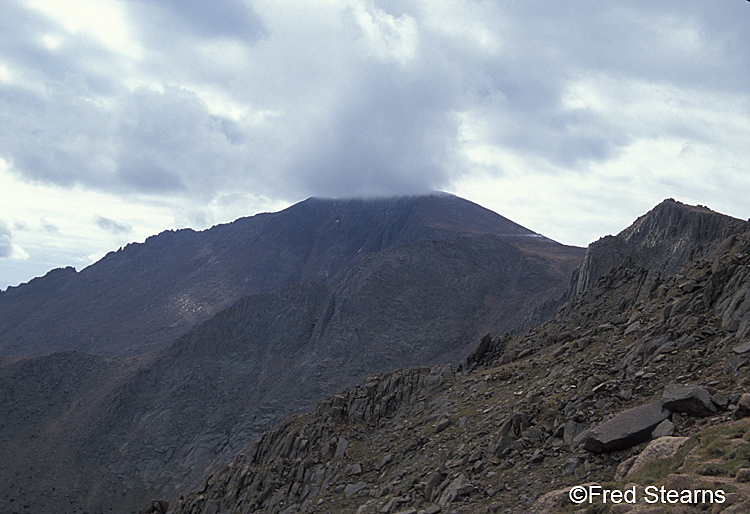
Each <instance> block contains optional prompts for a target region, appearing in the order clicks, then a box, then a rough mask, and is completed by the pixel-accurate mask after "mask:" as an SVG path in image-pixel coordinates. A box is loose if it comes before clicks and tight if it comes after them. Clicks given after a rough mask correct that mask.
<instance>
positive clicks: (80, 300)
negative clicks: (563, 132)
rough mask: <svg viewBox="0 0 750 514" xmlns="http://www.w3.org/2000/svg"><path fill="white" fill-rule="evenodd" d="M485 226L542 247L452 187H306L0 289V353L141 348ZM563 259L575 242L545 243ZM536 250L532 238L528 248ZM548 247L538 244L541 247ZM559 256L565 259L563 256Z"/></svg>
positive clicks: (116, 352)
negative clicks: (379, 190)
mask: <svg viewBox="0 0 750 514" xmlns="http://www.w3.org/2000/svg"><path fill="white" fill-rule="evenodd" d="M482 234H484V235H492V236H497V237H499V238H500V240H502V241H506V242H509V243H510V244H514V245H516V246H523V245H524V244H526V243H528V242H527V241H523V240H525V239H533V241H531V244H530V245H529V244H526V246H527V247H528V246H531V247H535V248H540V245H541V246H544V245H543V244H542V243H543V241H545V240H544V239H543V238H541V236H537V235H536V234H534V233H533V232H532V231H530V230H528V229H525V228H524V227H521V226H520V225H518V224H516V223H513V222H512V221H510V220H508V219H506V218H504V217H502V216H500V215H498V214H496V213H494V212H492V211H489V210H487V209H485V208H483V207H480V206H479V205H476V204H474V203H472V202H469V201H467V200H464V199H461V198H458V197H456V196H453V195H450V194H444V193H441V194H433V195H426V196H409V197H399V198H383V199H367V200H363V199H352V200H329V199H320V198H310V199H308V200H305V201H303V202H300V203H298V204H296V205H293V206H291V207H289V208H287V209H285V210H283V211H280V212H277V213H270V214H269V213H264V214H258V215H256V216H252V217H248V218H241V219H238V220H236V221H234V222H232V223H228V224H224V225H218V226H215V227H213V228H211V229H208V230H205V231H201V232H196V231H193V230H191V229H182V230H177V231H171V230H170V231H165V232H162V233H161V234H159V235H156V236H152V237H149V238H148V239H147V240H146V241H145V242H144V243H133V244H129V245H127V246H126V247H125V248H123V249H121V250H119V251H117V252H111V253H109V254H107V255H106V256H105V257H104V258H103V259H101V260H100V261H98V262H96V263H95V264H93V265H91V266H89V267H87V268H85V269H84V270H82V271H81V272H78V273H76V272H75V270H73V269H72V268H66V269H64V270H53V271H51V272H50V273H48V274H47V275H46V276H44V277H42V278H37V279H34V280H32V281H31V282H29V283H27V284H22V285H21V286H18V287H12V288H9V289H8V290H7V291H5V292H2V293H0V312H2V313H3V316H2V318H0V356H6V357H22V356H34V355H45V354H49V353H52V352H55V351H66V350H78V351H85V352H88V353H93V354H97V355H102V356H106V357H116V356H133V355H142V354H145V353H148V352H152V351H155V350H158V349H159V348H163V347H164V346H166V345H168V344H169V343H170V342H172V341H173V340H174V338H176V337H177V336H179V335H181V334H183V333H185V332H186V331H187V330H188V329H190V328H191V327H193V326H194V325H196V324H197V323H199V322H201V321H205V320H207V319H209V318H210V317H211V316H212V315H214V314H215V313H217V312H218V311H220V310H221V309H224V308H226V307H228V306H230V305H231V304H233V303H234V302H235V301H237V300H238V299H239V298H241V297H243V296H247V295H254V294H260V293H266V292H269V291H274V290H277V289H279V288H282V287H287V286H289V285H291V284H294V283H307V282H320V283H329V282H330V281H332V280H334V279H336V278H338V277H340V276H341V275H342V274H343V273H344V272H345V271H346V270H348V269H349V268H351V266H353V265H355V264H356V263H358V262H360V261H361V260H362V259H363V258H364V257H365V256H366V255H368V254H371V253H373V252H378V251H382V250H385V249H387V248H391V247H396V246H400V245H409V244H416V243H418V242H419V241H420V240H430V241H448V240H455V239H456V238H457V237H462V236H467V235H482ZM546 242H547V243H550V244H548V245H547V246H546V248H552V247H553V246H554V247H555V248H556V250H554V251H553V252H552V253H553V254H554V253H555V252H557V251H558V250H559V251H560V252H561V253H562V254H564V255H565V256H566V257H565V259H568V258H570V259H572V260H575V259H578V258H579V257H578V252H579V250H578V249H575V248H570V247H563V246H562V245H552V244H551V242H550V241H546ZM534 251H537V250H534ZM543 251H546V250H543ZM563 266H565V264H563Z"/></svg>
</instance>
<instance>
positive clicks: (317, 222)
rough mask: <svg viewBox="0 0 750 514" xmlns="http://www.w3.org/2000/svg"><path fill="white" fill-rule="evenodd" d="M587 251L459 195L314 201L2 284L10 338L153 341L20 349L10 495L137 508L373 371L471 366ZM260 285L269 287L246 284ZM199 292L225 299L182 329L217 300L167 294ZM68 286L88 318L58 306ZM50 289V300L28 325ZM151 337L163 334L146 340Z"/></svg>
mask: <svg viewBox="0 0 750 514" xmlns="http://www.w3.org/2000/svg"><path fill="white" fill-rule="evenodd" d="M243 227H244V228H243ZM583 253H584V250H583V249H580V248H574V247H567V246H564V245H560V244H558V243H555V242H554V241H551V240H549V239H547V238H544V237H542V236H539V235H537V234H534V233H533V232H531V231H529V230H527V229H524V228H522V227H520V226H518V225H516V224H515V223H512V222H510V221H508V220H506V219H505V218H502V217H501V216H498V215H497V214H494V213H492V212H491V211H488V210H486V209H483V208H481V207H479V206H476V205H475V204H472V203H470V202H467V201H465V200H461V199H459V198H456V197H453V196H450V195H433V196H427V197H413V198H401V199H386V200H367V201H365V200H352V201H333V200H317V199H311V200H308V201H305V202H302V203H301V204H298V205H297V206H293V207H291V208H289V209H287V210H285V211H282V212H281V213H276V214H266V215H260V216H255V217H253V218H247V219H244V220H238V222H235V223H233V224H229V225H222V226H219V227H215V228H213V229H211V230H208V231H205V232H201V233H196V232H192V231H179V232H176V233H165V234H161V235H159V236H156V237H155V238H149V240H147V241H146V243H144V244H142V245H129V246H128V247H127V248H126V249H124V250H121V251H120V252H116V253H114V254H110V255H108V256H107V257H105V259H103V260H102V261H100V262H99V263H97V264H95V265H93V266H91V267H90V268H87V269H85V270H83V271H82V272H80V273H74V272H72V270H70V271H66V270H62V271H57V272H55V273H52V274H50V275H49V276H48V278H47V279H38V280H36V281H33V282H32V283H30V284H27V285H25V286H22V287H19V288H14V289H13V290H10V291H8V292H6V293H4V294H3V295H2V299H3V301H4V302H6V303H5V304H4V305H0V308H3V309H5V308H6V307H7V308H8V310H7V311H3V312H14V313H15V314H14V316H16V318H13V320H15V321H13V323H9V324H7V325H5V328H4V329H3V330H4V332H3V338H7V337H9V336H8V334H9V333H10V334H15V336H20V335H24V337H26V339H23V346H24V347H25V348H32V349H33V348H36V349H38V350H39V351H41V349H43V348H49V344H51V343H54V342H55V341H56V337H57V335H56V333H55V331H56V330H59V334H62V335H65V334H67V336H65V337H68V338H69V339H65V337H60V341H61V342H62V343H65V341H68V342H70V341H72V342H75V341H77V340H78V339H80V340H81V341H83V343H85V344H86V345H87V346H86V348H90V349H99V348H100V346H99V344H100V343H102V339H100V338H102V337H105V335H106V333H107V332H106V331H107V330H111V331H112V332H111V335H110V339H109V341H110V343H111V344H106V345H104V346H103V347H102V348H103V349H100V351H99V353H102V354H104V355H116V354H126V353H129V352H132V353H134V354H136V357H133V358H131V359H124V358H105V357H102V356H92V355H85V356H84V355H83V354H80V353H77V352H72V351H66V352H63V353H55V354H52V355H47V356H42V357H33V358H23V359H15V360H6V361H4V362H3V365H2V366H0V386H2V385H3V384H5V389H4V391H5V392H6V393H7V394H6V396H5V398H7V400H6V401H5V403H4V404H2V405H0V408H2V409H5V410H4V411H2V412H0V414H2V417H0V419H6V418H7V419H9V420H13V421H12V423H11V422H8V423H6V424H5V425H4V426H2V427H0V453H1V452H3V451H5V449H9V450H12V455H14V459H13V460H12V461H8V462H4V463H3V464H2V466H3V469H2V470H0V472H2V474H3V477H4V478H5V477H7V478H8V480H5V481H3V485H2V488H1V489H0V499H2V501H3V503H0V510H3V509H5V508H6V507H8V508H12V507H13V506H14V505H16V503H15V502H22V503H23V504H24V505H28V506H29V509H30V510H31V511H33V512H62V511H70V512H83V511H84V510H85V511H89V512H110V511H112V512H115V511H116V512H129V511H131V510H136V509H137V507H139V506H140V505H141V504H142V503H143V502H145V501H146V500H148V499H150V498H153V497H171V496H173V495H174V494H175V493H176V491H178V490H187V489H189V488H190V487H191V486H193V485H195V484H197V483H198V481H199V480H200V479H201V478H202V477H203V476H205V474H206V473H207V472H209V471H210V470H211V469H213V468H215V467H217V466H219V465H223V464H224V463H226V462H227V461H228V460H229V459H231V458H232V457H233V456H234V455H235V454H236V452H237V451H239V450H240V449H241V448H243V447H245V446H247V445H249V444H250V443H251V442H252V441H253V440H254V439H255V438H256V437H257V436H258V435H259V434H260V433H261V432H262V430H265V429H267V428H268V427H270V426H271V425H272V424H273V423H276V422H278V421H280V420H281V419H283V418H285V417H287V416H289V415H291V414H294V413H298V412H303V411H304V410H306V409H309V408H311V407H312V406H313V405H314V404H315V402H316V401H319V400H320V399H322V398H324V397H326V396H328V395H330V394H333V393H335V392H336V391H339V390H340V389H342V388H344V387H347V386H349V385H351V384H354V383H356V382H358V381H360V380H362V379H363V378H364V377H365V376H366V375H367V374H368V373H373V372H384V371H388V370H391V369H394V368H399V367H403V366H409V365H417V364H425V363H428V364H431V363H438V362H446V361H449V362H454V363H455V362H457V361H458V360H459V359H461V358H463V357H465V356H466V354H467V353H468V352H469V351H470V350H471V348H472V346H473V341H475V340H476V338H477V337H479V336H480V335H481V334H483V333H484V332H486V331H493V332H506V331H508V330H510V329H511V328H512V327H514V326H517V325H518V324H519V323H521V322H522V321H523V320H524V319H525V318H526V317H527V316H528V314H529V313H530V312H532V310H533V309H534V307H535V306H536V305H537V304H539V303H541V302H543V301H547V300H549V299H550V298H560V297H561V295H562V294H563V293H564V291H565V288H566V286H567V284H568V281H569V275H570V272H571V270H572V269H573V268H574V267H575V266H576V265H578V263H579V262H580V260H581V258H582V257H583ZM154 277H156V278H154ZM165 277H169V279H167V278H165ZM227 277H232V278H227ZM243 277H244V278H243ZM52 279H55V280H54V282H53V280H52ZM152 279H153V280H158V281H159V283H158V284H157V285H158V286H159V287H157V285H154V284H152V283H151V282H150V280H152ZM243 284H244V286H243V287H247V288H248V289H249V290H251V291H254V292H253V293H252V294H244V295H241V296H239V297H237V298H234V299H230V298H229V296H230V295H229V294H228V293H227V291H235V292H236V291H238V290H239V289H240V286H241V285H243ZM203 288H207V290H206V291H204V290H203ZM42 289H45V295H44V296H45V297H44V298H42V299H40V298H39V297H36V296H35V292H37V291H40V290H42ZM133 291H140V293H139V294H143V295H144V296H142V297H140V296H138V295H136V294H135V293H133ZM184 291H190V295H192V296H191V298H194V299H195V298H203V299H204V300H205V299H206V298H209V299H210V298H214V299H216V303H215V304H213V305H214V307H215V312H214V313H213V315H211V316H207V315H205V316H206V319H205V320H203V321H200V322H198V323H197V324H195V325H194V326H193V327H192V328H189V329H185V330H184V331H183V333H182V335H181V336H179V337H177V338H176V339H173V340H172V341H171V342H170V344H162V343H161V342H159V341H161V339H160V338H163V337H166V335H165V334H168V333H177V332H178V331H179V330H178V329H179V326H183V325H185V326H186V325H187V324H188V323H189V322H190V323H192V321H191V320H195V319H199V318H200V317H201V316H204V314H200V315H198V314H195V313H193V314H194V317H193V318H189V317H183V318H179V317H177V318H175V317H170V314H169V313H170V312H172V311H170V310H169V309H168V308H166V307H164V306H165V305H166V306H169V305H171V304H170V300H169V298H172V297H173V296H174V295H175V294H178V293H179V294H183V293H184ZM120 293H122V294H120ZM233 294H234V293H233ZM211 295H214V296H213V297H212V296H211ZM18 298H23V299H24V302H25V303H23V304H22V305H21V306H19V305H17V304H15V303H13V301H12V300H13V299H18ZM139 298H140V300H139ZM95 299H96V300H98V302H99V303H100V304H101V305H99V304H96V302H94V300H95ZM64 300H65V301H67V302H68V303H71V304H74V303H76V302H79V305H83V306H84V307H82V309H83V310H84V311H85V312H86V315H84V314H81V313H76V312H72V311H70V312H69V311H65V312H68V314H69V318H65V317H64V318H63V319H58V318H56V317H55V316H53V310H52V307H53V306H56V305H57V306H58V307H59V308H61V309H62V308H63V307H62V305H61V302H63V301H64ZM204 300H201V301H204ZM86 302H89V303H86ZM205 302H207V303H204V304H203V305H208V304H209V303H210V302H208V300H205ZM222 302H224V303H225V304H226V305H224V306H223V307H222V308H221V309H219V308H218V307H216V305H219V304H220V303H222ZM32 305H33V306H35V307H34V308H36V309H39V311H40V312H39V313H38V314H37V313H36V312H33V313H29V312H27V313H26V314H27V316H28V317H27V319H25V320H22V321H20V322H19V321H18V320H19V319H20V318H21V317H22V316H21V314H23V312H24V309H30V308H31V306H32ZM113 306H119V307H118V308H121V309H122V312H118V311H117V310H116V309H115V307H113ZM105 307H106V308H105ZM13 309H15V311H13ZM112 309H115V310H112ZM206 309H208V308H206ZM110 311H111V312H110ZM152 311H153V312H152ZM202 312H203V311H201V313H202ZM125 313H127V315H125ZM156 313H161V315H162V317H163V318H164V319H160V318H157V316H156ZM45 316H46V317H45ZM76 316H77V317H76ZM186 316H187V315H186ZM175 319H177V321H175ZM77 323H80V324H81V325H80V326H79V325H78V324H77ZM175 323H177V324H175ZM45 324H46V326H47V327H48V328H49V329H50V332H43V328H44V325H45ZM180 324H182V325H180ZM19 327H20V328H19ZM87 327H88V329H90V330H91V331H92V334H93V335H86V334H87V332H86V330H87ZM22 329H23V330H22ZM32 329H33V330H32ZM35 330H36V332H35ZM150 330H151V331H153V334H156V335H152V332H150ZM24 331H25V332H24ZM118 331H119V332H118ZM37 333H38V334H40V335H39V337H40V338H41V339H40V340H39V341H37V342H34V341H35V339H33V338H32V335H33V334H37ZM76 334H77V335H76ZM118 334H119V335H118ZM74 335H75V337H74ZM129 338H130V339H129ZM141 338H142V339H143V340H144V341H146V342H145V343H143V344H141V343H140V339H141ZM2 341H7V339H2ZM13 341H15V342H18V340H16V339H14V340H13ZM128 341H131V342H128ZM149 341H150V342H149ZM83 343H82V344H83ZM157 343H158V344H157ZM55 344H57V343H55ZM65 344H68V343H65ZM160 345H161V347H160ZM9 346H10V347H13V345H12V344H11V345H9ZM53 346H54V345H53ZM18 348H20V346H16V349H18ZM148 348H157V349H156V350H154V351H153V353H152V354H150V355H146V356H144V355H138V353H139V352H143V351H146V349H148ZM28 351H29V352H30V353H31V351H30V350H28ZM79 356H81V358H80V359H79V358H78V357H79ZM78 360H80V361H81V362H86V363H88V364H86V365H85V366H82V365H80V364H78V363H77V361H78ZM49 367H55V369H56V372H55V376H58V375H62V376H66V377H68V378H67V380H68V382H70V384H71V385H69V386H65V387H63V388H61V389H55V388H47V389H45V390H43V391H37V388H36V386H35V383H36V382H37V381H38V380H39V377H36V375H35V372H34V370H39V371H38V373H42V372H43V370H45V369H48V368H49ZM68 382H65V383H66V384H67V383H68ZM48 404H49V405H57V406H58V407H56V408H55V409H52V410H49V409H47V408H46V407H45V406H46V405H48ZM61 412H64V413H65V415H60V414H59V413H61ZM29 430H33V432H31V433H32V434H34V436H35V437H34V438H33V439H30V437H31V436H30V435H29ZM32 470H33V471H32ZM27 473H30V475H27ZM26 476H34V477H35V478H34V480H31V481H30V480H28V479H26V478H24V477H26ZM55 483H59V484H60V485H59V487H58V486H57V485H54V484H55ZM52 488H55V489H52Z"/></svg>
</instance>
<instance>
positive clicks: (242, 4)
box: [0, 0, 750, 288]
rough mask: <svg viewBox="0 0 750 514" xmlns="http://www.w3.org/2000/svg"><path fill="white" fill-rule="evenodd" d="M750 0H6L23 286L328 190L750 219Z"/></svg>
mask: <svg viewBox="0 0 750 514" xmlns="http://www.w3.org/2000/svg"><path fill="white" fill-rule="evenodd" d="M748 27H750V3H748V2H746V1H744V0H715V1H710V2H708V1H705V0H680V1H677V0H668V1H667V0H665V1H659V0H633V1H620V2H614V1H612V2H602V1H601V0H590V1H575V0H573V1H568V2H560V1H551V0H549V1H548V0H535V1H533V2H532V1H529V2H527V1H520V0H492V1H473V0H463V1H453V0H401V1H394V0H212V1H210V2H207V1H202V0H68V1H66V2H61V1H59V0H3V2H2V4H1V5H0V288H5V287H7V286H8V285H15V284H18V283H20V282H25V281H28V280H30V279H31V278H32V277H34V276H38V275H42V274H44V273H45V272H46V271H47V270H49V269H51V268H54V267H59V266H66V265H72V266H75V267H76V268H77V269H79V270H80V269H82V268H83V267H85V266H86V265H88V264H90V263H92V262H94V261H95V260H96V259H98V258H100V257H101V256H103V255H104V254H105V253H106V252H108V251H110V250H116V249H117V248H118V247H120V246H123V245H125V244H126V243H128V242H131V241H143V240H144V239H145V238H146V237H147V236H149V235H152V234H155V233H158V232H161V231H163V230H165V229H170V228H181V227H192V228H195V229H204V228H207V227H210V226H212V225H214V224H216V223H223V222H228V221H231V220H233V219H235V218H237V217H240V216H247V215H252V214H255V213H257V212H262V211H273V210H278V209H281V208H283V207H286V206H288V205H290V204H292V203H295V202H298V201H300V200H303V199H305V198H307V197H309V196H326V197H350V196H356V195H397V194H415V193H423V192H428V191H434V190H442V191H449V192H452V193H454V194H457V195H459V196H463V197H465V198H468V199H470V200H473V201H475V202H477V203H480V204H482V205H484V206H486V207H488V208H491V209H492V210H495V211H496V212H498V213H500V214H502V215H504V216H506V217H509V218H511V219H513V220H514V221H516V222H519V223H521V224H522V225H525V226H526V227H528V228H530V229H532V230H535V231H537V232H540V233H542V234H545V235H547V236H549V237H552V238H553V239H556V240H558V241H561V242H564V243H567V244H575V245H580V246H585V245H586V244H588V243H589V242H591V241H593V240H596V239H598V238H599V237H600V236H603V235H606V234H609V233H617V232H619V231H620V230H621V229H623V228H624V227H626V226H627V225H628V224H630V222H632V221H633V220H634V219H635V218H636V217H637V216H639V215H641V214H643V213H644V212H646V211H648V210H649V209H650V208H651V207H653V206H654V205H656V204H657V203H658V202H660V201H661V200H662V199H664V198H667V197H673V198H676V199H678V200H681V201H684V202H687V203H700V204H704V205H708V206H709V207H711V208H713V209H714V210H718V211H720V212H724V213H727V214H731V215H733V216H737V217H741V218H748V217H750V202H748V199H750V30H748Z"/></svg>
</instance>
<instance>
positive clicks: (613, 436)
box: [583, 401, 671, 453]
mask: <svg viewBox="0 0 750 514" xmlns="http://www.w3.org/2000/svg"><path fill="white" fill-rule="evenodd" d="M670 414H671V413H670V411H669V410H667V409H665V408H664V406H663V404H662V402H661V401H658V402H654V403H650V404H648V405H642V406H640V407H634V408H632V409H628V410H626V411H625V412H621V413H620V414H618V415H617V416H615V417H614V418H612V419H610V420H609V421H606V422H605V423H602V424H601V425H597V426H596V427H594V428H592V429H591V431H589V434H588V437H587V438H586V442H585V443H584V445H583V448H584V449H585V450H587V451H590V452H596V453H601V452H610V451H615V450H624V449H625V448H630V447H631V446H635V445H636V444H640V443H643V442H646V441H648V440H649V439H651V432H653V430H654V428H656V427H657V426H658V425H659V423H661V422H662V421H664V420H665V419H667V418H668V417H669V415H670Z"/></svg>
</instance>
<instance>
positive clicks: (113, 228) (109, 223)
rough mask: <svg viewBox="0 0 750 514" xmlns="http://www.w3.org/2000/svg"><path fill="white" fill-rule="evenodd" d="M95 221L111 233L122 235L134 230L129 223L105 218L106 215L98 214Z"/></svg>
mask: <svg viewBox="0 0 750 514" xmlns="http://www.w3.org/2000/svg"><path fill="white" fill-rule="evenodd" d="M94 223H96V225H97V226H98V227H99V228H100V229H102V230H106V231H107V232H110V233H111V234H115V235H120V234H128V233H130V232H132V231H133V227H132V226H131V225H130V224H129V223H120V222H118V221H115V220H112V219H109V218H105V217H104V216H96V217H95V218H94Z"/></svg>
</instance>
